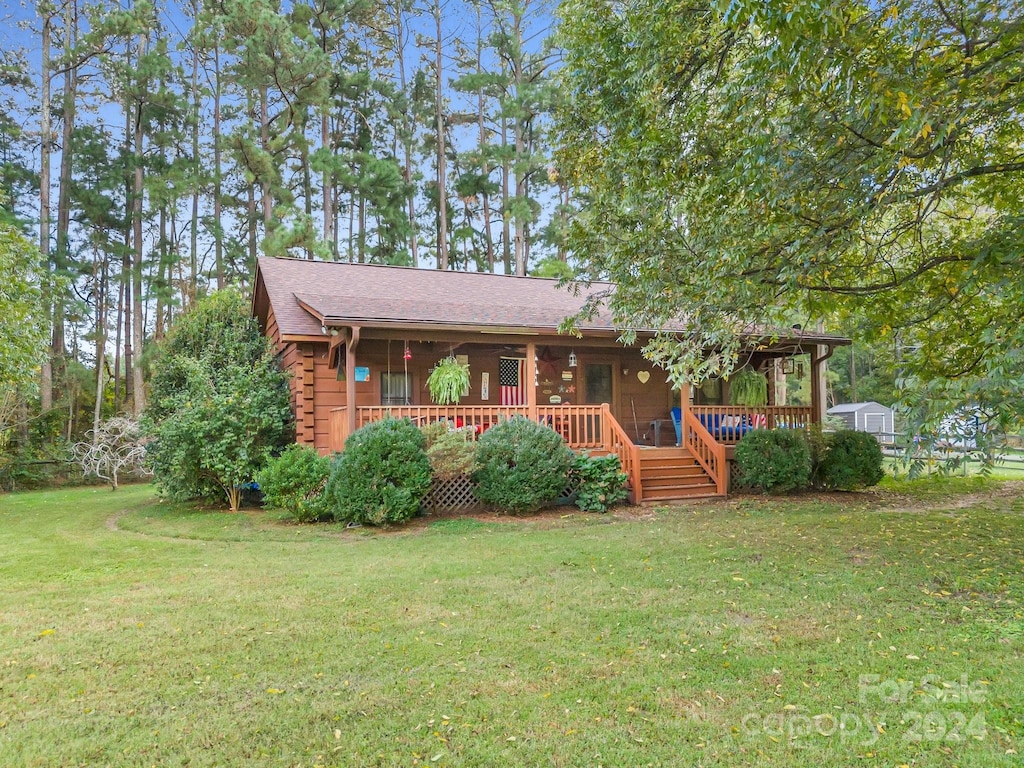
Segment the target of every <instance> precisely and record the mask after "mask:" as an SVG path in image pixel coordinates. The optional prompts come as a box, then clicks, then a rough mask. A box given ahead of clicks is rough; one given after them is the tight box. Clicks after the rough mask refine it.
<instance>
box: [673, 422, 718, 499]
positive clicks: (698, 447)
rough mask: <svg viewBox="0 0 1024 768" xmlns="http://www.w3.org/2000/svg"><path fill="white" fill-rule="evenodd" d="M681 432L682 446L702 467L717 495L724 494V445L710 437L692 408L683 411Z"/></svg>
mask: <svg viewBox="0 0 1024 768" xmlns="http://www.w3.org/2000/svg"><path fill="white" fill-rule="evenodd" d="M682 433H683V447H685V448H686V449H687V450H688V451H689V452H690V453H691V454H692V455H693V457H694V458H695V459H697V461H698V463H699V464H700V465H701V466H702V467H704V471H705V472H707V473H708V476H709V477H710V478H711V479H712V480H713V481H714V483H715V488H716V489H717V491H718V493H719V495H721V496H724V495H725V494H726V490H727V488H728V484H729V466H728V465H727V464H726V459H725V445H724V444H723V443H720V442H718V441H717V440H716V439H715V438H714V437H712V435H711V433H710V432H708V430H707V429H706V428H705V427H704V425H703V424H701V421H700V419H699V418H698V417H697V415H696V414H695V413H694V412H693V410H692V409H687V410H684V411H683V423H682Z"/></svg>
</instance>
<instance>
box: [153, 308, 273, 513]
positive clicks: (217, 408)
mask: <svg viewBox="0 0 1024 768" xmlns="http://www.w3.org/2000/svg"><path fill="white" fill-rule="evenodd" d="M287 382H288V380H287V377H286V376H285V374H283V373H282V372H281V371H280V370H279V369H278V366H277V363H276V362H275V360H274V357H273V355H272V353H271V350H270V348H269V345H268V343H267V341H266V339H264V338H263V336H262V335H261V334H260V332H259V328H257V326H256V322H255V320H253V319H252V317H250V315H249V304H248V302H247V301H246V300H245V298H244V297H243V296H242V295H241V294H239V293H237V292H235V291H220V292H218V293H216V294H214V295H212V296H211V297H209V298H207V299H205V300H203V301H202V302H200V303H199V304H197V305H196V307H195V308H194V309H192V310H191V311H190V312H188V313H186V314H184V315H182V316H181V317H180V318H179V320H178V323H177V324H176V325H175V327H174V328H173V329H172V331H171V334H170V335H169V336H168V338H167V340H166V342H165V344H164V346H163V350H162V355H161V357H160V359H159V361H158V363H157V366H156V371H155V373H154V376H153V381H152V385H151V389H150V405H149V407H148V408H147V410H146V413H145V415H144V419H143V428H144V430H145V431H146V432H147V433H148V434H149V435H150V436H151V437H152V438H153V441H152V443H151V444H150V445H149V449H148V454H149V457H150V460H151V462H152V467H153V472H154V475H155V477H156V481H157V483H158V484H159V485H160V486H161V488H162V489H163V490H164V491H165V492H166V493H167V494H168V495H170V496H171V497H173V498H178V499H190V498H201V499H204V500H206V501H215V500H216V499H217V498H218V497H222V495H224V496H226V497H227V500H228V503H229V505H230V507H231V509H232V511H234V510H237V509H238V505H239V501H240V498H241V490H242V486H243V485H245V484H247V483H249V482H251V481H252V480H253V479H254V478H255V476H256V474H257V472H259V470H260V469H262V468H263V467H264V466H265V465H266V462H267V459H268V458H269V456H270V455H271V454H272V453H273V452H274V451H275V450H277V449H280V448H282V447H284V446H285V445H287V444H288V443H289V442H290V441H291V436H292V426H291V408H290V406H289V402H288V383H287Z"/></svg>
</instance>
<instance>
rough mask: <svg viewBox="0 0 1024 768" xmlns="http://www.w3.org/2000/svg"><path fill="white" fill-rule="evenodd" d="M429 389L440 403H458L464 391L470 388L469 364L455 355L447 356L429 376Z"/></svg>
mask: <svg viewBox="0 0 1024 768" xmlns="http://www.w3.org/2000/svg"><path fill="white" fill-rule="evenodd" d="M427 389H429V390H430V398H431V399H432V400H433V401H434V402H435V403H437V404H438V405H458V403H459V401H460V400H461V399H462V396H463V393H465V392H467V391H468V390H469V365H468V364H466V363H460V362H459V361H458V360H456V359H455V357H454V356H449V357H446V358H445V359H444V360H441V361H439V362H438V363H437V365H435V366H434V369H433V370H432V371H431V372H430V375H429V376H428V377H427Z"/></svg>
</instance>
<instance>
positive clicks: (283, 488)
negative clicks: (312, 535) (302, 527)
mask: <svg viewBox="0 0 1024 768" xmlns="http://www.w3.org/2000/svg"><path fill="white" fill-rule="evenodd" d="M330 474H331V462H330V459H328V458H327V457H326V456H321V455H320V454H319V453H317V451H316V449H315V448H311V447H309V446H307V445H290V446H288V447H287V448H286V449H285V450H284V452H283V453H282V454H281V455H280V456H277V457H275V458H272V459H271V460H270V461H268V462H267V466H266V467H265V468H264V469H263V470H261V471H260V472H259V474H257V475H256V482H258V483H259V485H260V490H261V491H262V492H263V503H264V504H265V505H266V506H268V507H274V508H276V509H283V510H284V511H286V512H287V513H288V514H290V515H291V516H292V518H294V519H295V520H296V521H297V522H300V523H315V522H319V521H321V520H330V519H331V517H332V516H333V515H332V511H331V502H330V501H329V500H328V498H327V494H326V493H325V492H324V489H325V487H326V486H327V478H328V477H330Z"/></svg>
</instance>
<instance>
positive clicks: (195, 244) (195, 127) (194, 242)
mask: <svg viewBox="0 0 1024 768" xmlns="http://www.w3.org/2000/svg"><path fill="white" fill-rule="evenodd" d="M198 17H199V2H198V0H193V2H192V18H193V19H196V18H198ZM191 85H192V126H191V128H192V212H191V224H190V226H189V244H188V247H189V257H188V266H189V270H188V271H189V276H188V285H187V286H185V285H183V286H182V290H181V305H182V307H184V308H188V307H189V306H190V305H191V304H192V302H193V301H194V300H195V297H196V292H197V286H198V284H199V191H200V189H199V187H200V184H199V180H200V178H201V177H202V175H203V173H202V167H203V165H202V162H201V160H200V158H199V118H200V113H201V111H202V100H201V99H200V95H199V46H198V45H197V44H196V43H195V42H194V41H193V43H192V83H191Z"/></svg>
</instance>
